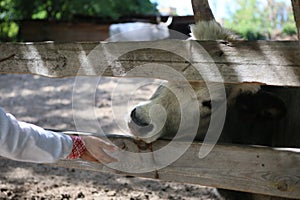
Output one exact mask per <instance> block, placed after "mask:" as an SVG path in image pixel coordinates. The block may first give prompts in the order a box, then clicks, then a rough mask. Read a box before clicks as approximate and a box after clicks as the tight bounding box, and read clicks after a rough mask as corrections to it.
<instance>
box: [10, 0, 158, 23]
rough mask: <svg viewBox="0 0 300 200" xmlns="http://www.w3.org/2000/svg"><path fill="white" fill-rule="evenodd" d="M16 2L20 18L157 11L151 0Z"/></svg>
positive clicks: (16, 10)
mask: <svg viewBox="0 0 300 200" xmlns="http://www.w3.org/2000/svg"><path fill="white" fill-rule="evenodd" d="M14 4H15V5H14V8H15V14H16V15H15V17H16V18H18V19H33V18H34V19H50V20H53V19H56V20H71V19H72V18H73V16H74V15H76V14H79V15H86V16H96V17H102V18H112V19H117V18H119V17H121V16H124V15H129V14H130V15H134V14H155V13H156V12H157V10H156V5H155V4H152V3H151V2H150V1H149V0H72V1H71V0H42V1H35V0H14Z"/></svg>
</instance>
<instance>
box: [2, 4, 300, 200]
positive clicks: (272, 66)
mask: <svg viewBox="0 0 300 200" xmlns="http://www.w3.org/2000/svg"><path fill="white" fill-rule="evenodd" d="M193 6H194V11H195V18H196V21H198V20H201V19H203V15H202V14H201V13H203V12H204V13H205V15H204V18H207V19H208V20H212V19H213V18H212V16H211V15H209V14H208V15H207V10H208V12H209V11H210V9H209V6H208V3H207V1H205V0H203V1H202V0H197V1H196V0H195V1H193ZM293 6H294V10H296V14H295V17H296V20H297V25H298V29H299V27H300V26H299V21H300V18H299V11H297V10H299V7H300V2H299V1H294V0H293ZM197 8H201V9H202V10H204V11H203V12H202V11H201V12H200V13H199V12H198V11H197ZM201 9H200V10H201ZM210 12H211V11H210ZM199 44H200V46H201V47H203V49H204V50H205V51H199V49H197V46H198V45H199ZM162 46H163V47H167V49H164V50H162V49H160V48H159V47H162ZM141 47H142V48H141ZM95 49H96V53H97V56H98V57H97V62H96V63H94V64H93V65H89V64H88V62H86V61H87V60H86V56H85V55H87V54H89V53H90V52H92V51H94V50H95ZM0 52H1V57H0V73H2V74H14V73H21V74H37V75H42V76H47V77H51V78H62V77H70V76H108V77H120V78H124V77H125V76H126V77H144V78H158V79H165V80H168V81H170V82H180V81H183V80H182V79H180V80H179V79H178V77H177V76H168V75H166V74H168V73H169V71H168V70H165V73H164V68H161V69H160V70H161V71H160V73H153V71H154V70H155V69H156V68H155V65H154V67H153V63H156V64H157V63H158V64H159V65H167V66H168V67H170V68H172V69H174V70H176V71H177V72H181V73H184V77H185V79H186V80H188V81H192V82H200V83H203V82H206V81H207V80H210V81H212V82H220V80H219V79H216V74H215V72H214V71H211V70H203V71H201V75H202V76H199V74H197V73H196V71H195V68H194V67H193V66H198V65H199V66H205V67H206V68H208V67H216V69H218V71H219V73H220V74H221V75H222V79H223V80H222V81H224V83H225V85H236V84H258V83H259V84H260V85H262V87H266V88H267V89H268V86H270V87H272V88H271V89H270V90H275V91H280V94H283V96H282V98H283V99H284V98H285V97H286V96H287V98H286V99H285V100H286V101H287V102H288V103H289V105H288V106H287V110H286V112H285V115H284V117H283V119H281V120H280V121H276V122H274V123H263V125H260V126H258V128H257V129H255V128H253V129H252V130H251V131H254V132H260V134H264V133H265V132H271V133H272V132H273V131H275V132H276V133H277V135H276V136H275V139H276V141H278V140H280V141H281V143H276V144H275V146H273V145H264V146H263V145H249V144H230V143H229V144H228V143H227V144H219V143H218V144H216V145H215V146H214V147H213V148H211V144H209V143H201V142H198V141H195V142H193V143H192V144H190V145H188V147H187V148H186V149H185V152H182V155H181V156H180V157H179V158H178V159H177V160H176V161H174V162H173V163H170V165H168V166H166V167H164V168H158V169H156V170H153V171H151V172H145V173H134V169H136V168H137V167H138V166H140V165H141V163H144V162H147V163H148V164H149V163H150V164H152V165H153V166H156V164H157V163H158V162H161V160H160V157H159V155H158V154H156V153H154V152H156V151H158V150H160V149H163V148H164V147H165V146H167V145H168V144H169V143H170V141H169V140H163V139H158V140H156V141H155V142H152V143H150V144H147V143H144V142H141V141H136V140H134V139H133V138H131V137H125V136H121V135H119V136H118V135H107V137H108V138H109V139H110V140H111V141H112V142H113V143H115V144H116V145H118V146H119V147H120V148H121V149H124V150H127V151H130V152H138V153H150V154H152V156H150V157H148V159H147V160H145V158H144V157H143V156H142V154H137V159H136V160H135V162H132V163H127V166H126V168H131V169H133V170H131V171H130V172H121V171H118V170H115V169H111V168H109V167H107V166H103V165H100V164H95V163H84V162H82V161H67V160H62V161H60V162H59V163H57V164H56V165H58V166H64V167H72V168H80V169H88V170H94V171H101V172H112V173H120V174H127V175H133V176H139V177H148V178H154V179H160V180H164V181H177V182H184V183H194V184H201V185H206V186H212V187H217V188H223V189H229V190H236V191H243V192H250V193H257V194H263V195H272V196H278V197H286V198H294V199H299V198H300V176H299V175H300V142H299V141H300V140H299V134H298V131H299V128H300V127H299V125H298V124H299V123H297V121H298V117H299V113H300V112H299V110H300V107H299V103H298V102H299V101H298V99H299V93H298V92H299V87H300V56H299V55H300V46H299V42H298V41H285V42H281V41H255V42H253V41H251V42H250V41H194V40H185V41H182V40H163V41H154V42H123V43H109V42H96V43H52V42H45V43H3V44H1V45H0ZM108 52H109V53H108ZM120 52H121V53H122V54H120ZM195 52H197V55H200V56H189V55H194V54H195ZM178 55H186V57H184V56H178ZM207 55H210V56H211V58H212V59H204V60H203V59H200V58H204V57H206V56H207ZM83 64H85V65H83ZM140 65H144V66H147V67H146V68H140V70H138V71H137V72H135V71H132V70H133V69H134V68H136V66H140ZM82 66H83V67H82ZM221 83H222V84H223V82H221ZM278 94H279V93H278ZM230 120H231V118H230ZM233 120H234V119H233ZM239 125H240V126H241V127H242V128H241V129H239V130H231V129H230V128H228V129H226V130H225V131H229V132H230V131H240V132H247V131H249V130H248V129H250V128H249V126H246V128H245V127H244V128H243V125H241V124H239ZM266 127H269V128H266ZM270 127H271V128H270ZM247 133H248V132H247ZM173 142H174V143H173V145H174V147H180V146H182V145H184V143H185V142H182V141H173ZM203 147H208V148H211V151H210V153H208V154H207V155H205V156H203V158H201V156H200V158H199V149H201V148H203ZM173 150H174V151H176V149H175V148H174V149H173ZM173 153H175V152H171V154H173Z"/></svg>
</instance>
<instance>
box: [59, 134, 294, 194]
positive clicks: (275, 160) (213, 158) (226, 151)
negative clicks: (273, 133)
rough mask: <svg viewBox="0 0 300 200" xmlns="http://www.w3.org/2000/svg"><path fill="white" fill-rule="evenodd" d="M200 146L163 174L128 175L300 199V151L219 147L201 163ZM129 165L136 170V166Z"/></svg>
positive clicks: (128, 144) (131, 145)
mask: <svg viewBox="0 0 300 200" xmlns="http://www.w3.org/2000/svg"><path fill="white" fill-rule="evenodd" d="M110 140H111V141H113V142H114V143H115V144H117V145H118V146H119V147H122V148H123V149H124V148H126V150H129V151H132V152H149V149H147V150H146V151H142V150H141V149H140V148H138V146H137V144H136V142H134V141H133V140H132V139H129V138H127V139H126V138H124V137H122V138H116V137H113V138H110ZM168 142H169V141H164V140H159V141H156V142H155V143H154V144H153V146H152V149H153V151H156V150H158V149H161V148H162V147H164V146H166V145H167V144H168ZM181 144H182V143H180V144H179V143H178V145H181ZM201 145H202V144H201V143H193V144H192V145H191V146H190V147H189V149H188V150H187V151H186V152H185V153H184V155H183V156H181V157H180V158H179V159H178V160H177V161H176V162H174V163H172V164H171V165H169V166H167V167H165V168H163V169H161V170H157V171H154V172H151V173H145V174H129V175H134V176H139V177H148V178H155V179H160V180H164V181H176V182H183V183H194V184H200V185H206V186H212V187H217V188H224V189H231V190H238V191H245V192H252V193H259V194H265V195H273V196H280V197H289V198H294V199H299V198H300V149H275V148H269V147H258V146H256V147H254V146H234V145H230V146H228V145H216V146H215V147H214V149H213V150H212V152H211V153H210V154H209V155H208V156H207V157H205V158H204V159H199V158H198V153H199V148H200V146H201ZM170 154H172V152H170ZM124 160H126V158H124ZM144 161H145V160H144ZM145 162H149V163H151V162H152V163H153V162H156V157H155V154H153V159H150V160H147V161H145ZM57 165H59V166H64V167H65V166H67V167H73V168H80V169H88V170H93V171H101V172H113V173H119V174H124V173H122V172H117V171H115V170H111V169H109V168H108V167H105V166H103V165H100V164H95V163H85V162H82V161H75V162H74V161H60V162H59V163H57ZM129 165H132V166H134V165H135V163H129Z"/></svg>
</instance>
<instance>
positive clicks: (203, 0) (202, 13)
mask: <svg viewBox="0 0 300 200" xmlns="http://www.w3.org/2000/svg"><path fill="white" fill-rule="evenodd" d="M192 6H193V11H194V17H195V22H199V21H211V20H215V17H214V15H213V13H212V11H211V9H210V7H209V3H208V0H192Z"/></svg>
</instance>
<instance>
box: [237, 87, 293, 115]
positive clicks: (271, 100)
mask: <svg viewBox="0 0 300 200" xmlns="http://www.w3.org/2000/svg"><path fill="white" fill-rule="evenodd" d="M235 106H236V109H237V111H238V115H239V117H240V119H241V120H260V121H270V120H276V119H281V118H283V117H284V116H285V115H286V112H287V109H286V105H285V103H284V102H283V100H282V99H280V98H279V97H277V96H275V95H274V94H272V93H269V92H266V91H262V90H260V91H259V92H257V93H255V94H250V93H241V94H240V95H239V96H238V97H237V98H236V103H235Z"/></svg>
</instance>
